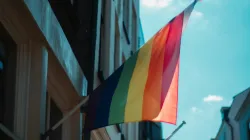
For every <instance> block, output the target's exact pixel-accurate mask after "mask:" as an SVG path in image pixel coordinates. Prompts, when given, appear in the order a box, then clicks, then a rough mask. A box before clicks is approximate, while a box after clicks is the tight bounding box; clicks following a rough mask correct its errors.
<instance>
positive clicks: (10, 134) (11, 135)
mask: <svg viewBox="0 0 250 140" xmlns="http://www.w3.org/2000/svg"><path fill="white" fill-rule="evenodd" d="M0 130H2V131H3V132H4V133H5V134H6V135H7V136H9V137H11V138H12V139H13V140H20V139H19V138H18V137H17V136H16V135H14V134H13V133H12V132H11V131H10V130H9V129H8V128H6V127H5V126H4V125H3V124H1V123H0Z"/></svg>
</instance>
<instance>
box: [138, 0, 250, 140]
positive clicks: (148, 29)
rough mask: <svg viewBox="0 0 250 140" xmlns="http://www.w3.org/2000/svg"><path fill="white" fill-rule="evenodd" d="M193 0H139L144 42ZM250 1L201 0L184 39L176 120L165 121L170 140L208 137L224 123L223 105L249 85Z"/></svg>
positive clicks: (165, 134) (164, 125) (230, 101)
mask: <svg viewBox="0 0 250 140" xmlns="http://www.w3.org/2000/svg"><path fill="white" fill-rule="evenodd" d="M190 3H192V0H140V17H141V22H142V27H143V32H144V37H145V41H147V40H148V39H149V38H150V37H152V36H153V35H154V34H155V33H156V32H157V31H158V30H159V29H160V28H161V27H163V26H164V25H165V24H167V23H168V21H169V20H170V19H172V18H173V17H174V16H176V15H177V14H179V13H180V12H181V11H182V10H184V9H185V8H186V7H187V6H188V5H189V4H190ZM249 25H250V1H249V0H240V1H238V0H202V1H201V2H198V3H197V4H196V6H195V8H194V11H193V12H192V14H191V17H190V19H189V22H188V25H187V27H186V30H185V31H184V32H183V36H182V43H181V61H180V76H179V105H178V118H177V125H171V124H163V137H164V138H166V137H167V136H169V135H170V134H171V132H172V131H173V130H174V129H175V128H177V126H178V125H179V124H181V122H182V121H183V120H185V121H186V122H187V124H186V125H184V126H183V127H182V128H181V129H180V130H179V131H178V132H177V133H176V135H174V137H172V139H171V140H184V139H185V140H209V139H211V138H214V137H215V136H216V134H217V132H218V130H219V127H220V124H221V114H220V108H221V107H222V106H230V104H231V103H232V97H233V96H235V95H236V94H238V93H240V92H242V91H243V90H245V89H247V88H248V87H250V39H249V37H250V26H249Z"/></svg>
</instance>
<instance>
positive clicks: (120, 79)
mask: <svg viewBox="0 0 250 140" xmlns="http://www.w3.org/2000/svg"><path fill="white" fill-rule="evenodd" d="M195 4H196V1H194V2H193V3H192V4H191V5H190V6H189V7H187V8H186V9H185V10H184V11H183V12H182V13H180V14H179V15H177V16H176V17H175V18H174V19H172V20H171V21H170V22H169V23H168V24H167V25H166V26H165V27H163V28H162V29H161V30H160V31H158V32H157V33H156V34H155V35H154V36H153V37H152V38H151V39H150V40H149V41H148V42H147V43H146V44H145V45H144V46H143V47H142V48H141V49H139V50H138V51H137V52H136V53H135V54H134V55H133V56H131V57H130V58H129V59H128V60H127V61H126V62H125V63H124V64H123V65H122V66H121V67H119V68H118V69H117V70H116V71H115V72H114V73H113V74H112V75H111V76H110V77H109V78H107V80H105V81H104V82H103V84H101V85H100V86H99V87H98V88H97V89H95V90H94V92H93V93H92V94H90V98H89V103H88V111H87V120H86V124H85V130H86V129H87V130H93V129H97V128H101V127H105V126H108V125H113V124H118V123H126V122H139V121H156V122H166V123H171V124H176V119H177V104H178V75H179V57H180V44H181V36H182V31H183V28H184V27H185V25H186V23H187V20H188V18H189V16H190V14H191V12H192V10H193V8H194V5H195Z"/></svg>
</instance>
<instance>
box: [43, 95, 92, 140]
mask: <svg viewBox="0 0 250 140" xmlns="http://www.w3.org/2000/svg"><path fill="white" fill-rule="evenodd" d="M88 99H89V96H86V97H85V98H84V99H83V100H82V101H81V102H80V103H79V104H78V105H76V106H75V107H74V108H73V109H72V110H71V111H69V112H68V113H67V114H66V115H65V116H64V117H63V118H62V119H61V120H60V121H59V122H57V123H56V124H55V125H54V126H53V127H51V128H50V129H49V130H47V131H46V132H45V133H44V134H43V135H41V140H46V138H47V137H48V136H49V135H50V134H51V133H52V132H53V131H54V130H56V128H58V127H59V126H60V125H61V124H62V123H63V122H64V121H65V120H67V119H68V118H69V117H70V116H71V115H72V114H74V113H75V112H76V111H77V110H78V109H79V108H80V107H81V106H82V105H84V104H86V103H87V102H88Z"/></svg>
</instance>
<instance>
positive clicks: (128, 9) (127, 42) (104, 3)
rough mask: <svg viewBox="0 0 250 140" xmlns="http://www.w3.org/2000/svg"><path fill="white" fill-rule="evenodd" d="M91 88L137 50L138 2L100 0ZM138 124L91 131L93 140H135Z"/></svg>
mask: <svg viewBox="0 0 250 140" xmlns="http://www.w3.org/2000/svg"><path fill="white" fill-rule="evenodd" d="M98 5H99V6H98V9H99V10H98V20H97V21H98V22H97V27H98V28H99V29H100V30H99V31H98V32H97V39H96V40H97V42H96V50H95V75H94V86H93V87H94V88H96V87H97V86H98V85H100V84H101V83H102V82H103V81H104V80H105V79H106V78H108V77H109V76H110V75H111V74H112V73H113V72H114V71H115V70H116V69H117V68H118V67H120V66H121V65H122V64H123V63H124V62H125V61H126V60H127V59H128V58H129V57H130V56H131V55H133V54H134V53H135V52H136V51H137V50H138V49H139V48H140V44H139V39H140V34H139V31H141V28H140V18H139V0H113V1H112V0H99V3H98ZM138 134H139V124H138V123H128V124H119V125H114V126H108V127H105V128H100V129H98V130H96V131H93V132H92V134H91V136H92V138H93V139H102V138H104V139H112V140H138V139H139V135H138Z"/></svg>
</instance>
